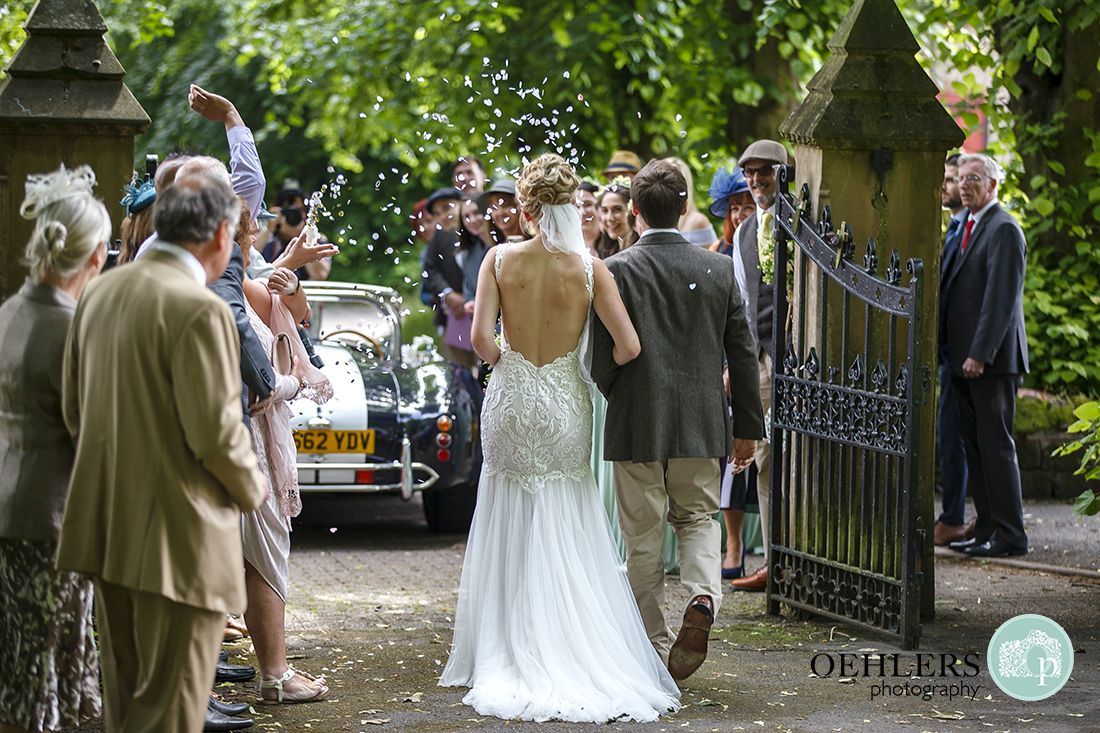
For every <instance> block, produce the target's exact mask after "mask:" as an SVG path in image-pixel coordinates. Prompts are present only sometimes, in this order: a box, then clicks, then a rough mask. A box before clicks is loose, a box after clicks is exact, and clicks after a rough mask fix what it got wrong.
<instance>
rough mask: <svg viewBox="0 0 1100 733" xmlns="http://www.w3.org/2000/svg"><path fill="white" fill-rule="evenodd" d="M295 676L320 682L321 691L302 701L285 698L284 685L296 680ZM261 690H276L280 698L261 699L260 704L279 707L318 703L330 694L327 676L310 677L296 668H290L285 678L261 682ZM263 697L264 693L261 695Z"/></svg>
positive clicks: (284, 674) (284, 675)
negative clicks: (301, 703)
mask: <svg viewBox="0 0 1100 733" xmlns="http://www.w3.org/2000/svg"><path fill="white" fill-rule="evenodd" d="M295 675H301V676H302V677H304V678H305V679H307V680H309V681H310V682H319V683H320V684H321V689H320V691H318V692H317V693H316V694H314V695H313V696H312V697H306V698H301V699H291V698H289V697H284V696H283V683H284V682H288V681H289V680H292V679H294V676H295ZM260 689H261V690H276V691H277V692H278V694H279V696H278V697H277V698H276V699H274V700H265V699H261V700H260V703H261V704H263V705H279V704H281V703H287V704H293V703H300V702H317V701H319V700H320V699H321V698H322V697H324V696H325V695H326V694H327V693H328V687H326V686H325V676H324V675H321V676H320V677H314V676H312V675H310V674H308V673H306V672H299V671H298V670H296V669H294V667H288V668H287V670H286V672H284V673H283V676H282V677H280V678H279V679H277V680H260ZM261 695H262V693H261Z"/></svg>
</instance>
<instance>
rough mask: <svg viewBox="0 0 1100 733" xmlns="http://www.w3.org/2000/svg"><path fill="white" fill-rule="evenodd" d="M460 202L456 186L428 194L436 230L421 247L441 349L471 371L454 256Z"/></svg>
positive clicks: (474, 364) (467, 326)
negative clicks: (433, 304)
mask: <svg viewBox="0 0 1100 733" xmlns="http://www.w3.org/2000/svg"><path fill="white" fill-rule="evenodd" d="M461 203H462V193H461V192H460V191H459V190H458V189H457V188H450V187H447V188H441V189H439V190H437V191H434V192H433V193H432V195H431V196H429V197H428V203H427V210H428V212H429V213H430V214H431V215H432V218H433V219H435V222H436V231H435V233H434V234H432V239H431V241H430V242H428V246H427V247H425V248H424V284H425V287H426V289H427V292H430V293H431V294H432V297H433V301H434V303H436V304H437V306H436V313H435V324H436V326H438V327H440V328H442V329H443V345H442V347H441V348H440V352H441V353H442V354H443V356H444V358H446V359H450V360H451V361H453V362H456V363H458V364H461V365H462V366H464V367H466V368H467V369H469V370H470V372H471V373H473V372H474V370H475V369H476V368H477V355H476V354H475V353H474V350H473V347H472V346H471V345H470V323H471V319H470V318H469V316H467V315H466V309H465V303H466V299H465V297H464V296H463V294H462V280H463V273H462V267H461V265H459V263H458V260H457V259H455V253H456V250H457V248H458V246H459V234H458V229H459V227H460V225H461V217H460V213H459V212H460V211H461Z"/></svg>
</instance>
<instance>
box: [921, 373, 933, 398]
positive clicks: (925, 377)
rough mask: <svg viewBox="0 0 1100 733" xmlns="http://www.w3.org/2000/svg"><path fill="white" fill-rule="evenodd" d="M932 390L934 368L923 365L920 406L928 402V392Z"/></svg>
mask: <svg viewBox="0 0 1100 733" xmlns="http://www.w3.org/2000/svg"><path fill="white" fill-rule="evenodd" d="M931 391H932V370H931V369H929V368H928V367H921V370H920V406H921V407H924V406H925V405H927V404H928V393H929V392H931Z"/></svg>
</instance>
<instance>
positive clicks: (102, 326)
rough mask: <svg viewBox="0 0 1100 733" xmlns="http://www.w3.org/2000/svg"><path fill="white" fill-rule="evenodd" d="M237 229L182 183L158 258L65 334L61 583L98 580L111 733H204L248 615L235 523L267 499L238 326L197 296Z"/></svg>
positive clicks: (218, 205)
mask: <svg viewBox="0 0 1100 733" xmlns="http://www.w3.org/2000/svg"><path fill="white" fill-rule="evenodd" d="M238 216H239V205H238V203H237V199H236V197H235V196H234V195H233V191H232V190H231V188H230V187H229V185H228V184H226V183H223V182H221V181H220V180H218V179H215V178H212V177H210V176H207V175H190V176H180V177H179V178H177V180H176V182H175V183H174V184H172V185H171V186H169V187H168V188H167V189H165V190H164V192H163V193H162V194H161V196H160V197H159V198H158V201H157V214H156V228H157V232H158V242H157V244H155V245H154V247H153V250H152V251H150V252H149V253H148V254H147V255H145V256H144V257H142V258H140V259H138V260H137V261H135V262H134V263H132V264H130V265H127V266H126V267H120V268H115V269H114V270H112V271H111V272H109V273H107V274H106V275H105V276H103V277H102V278H99V279H98V280H96V281H95V282H93V283H92V284H91V285H90V286H89V287H88V288H87V289H86V291H85V293H84V295H83V297H82V298H81V300H80V303H79V305H78V306H77V309H76V313H75V315H74V317H73V324H72V327H71V328H70V330H69V337H68V340H67V342H66V348H65V362H64V367H63V370H62V374H61V380H62V389H61V393H62V395H63V403H62V409H63V414H64V416H65V424H66V426H67V427H68V429H69V432H70V433H71V434H72V435H73V436H74V438H75V440H76V458H75V461H74V466H73V480H72V485H71V487H70V490H69V498H68V502H67V504H66V507H65V515H64V519H63V521H62V525H61V533H60V540H59V546H58V552H57V567H58V568H59V569H61V570H68V571H73V572H84V573H88V574H90V575H93V576H94V577H95V587H96V628H97V631H98V635H99V643H100V651H101V654H100V660H101V664H102V669H103V690H104V699H105V703H106V705H105V715H106V728H107V730H108V731H121V730H143V731H154V730H155V731H163V732H165V733H195V732H196V731H199V730H201V728H202V721H203V719H204V717H205V715H204V714H205V712H206V709H207V706H208V704H209V700H210V694H209V692H210V686H211V683H212V682H213V679H214V668H215V666H216V664H217V661H218V650H219V648H220V646H221V640H222V636H223V631H224V629H225V614H226V612H231V613H240V612H242V611H243V610H244V605H245V596H244V573H243V570H242V568H243V563H244V560H243V557H242V554H241V534H240V521H241V520H240V510H241V509H244V510H246V511H247V510H251V509H254V508H256V507H257V506H259V505H260V504H261V503H262V502H263V501H264V499H265V498H266V492H267V489H266V486H265V483H264V478H263V476H262V474H260V472H259V470H258V467H257V465H256V455H255V453H253V451H252V447H251V444H250V440H249V437H248V430H247V429H246V428H245V426H244V425H243V424H242V421H241V403H240V373H239V371H238V364H237V353H238V344H237V335H236V333H235V331H236V329H235V325H234V322H233V315H232V313H231V312H230V310H229V307H228V306H227V305H226V304H225V302H224V301H222V300H221V299H220V298H218V296H217V295H215V294H214V293H212V292H211V291H210V290H209V289H208V288H207V285H209V284H211V283H213V282H214V281H215V280H217V279H218V277H220V276H221V273H222V271H223V270H224V269H225V267H226V264H227V263H228V262H229V258H230V255H231V253H232V246H233V230H234V228H235V227H236V222H237V218H238ZM153 314H155V316H156V317H151V316H152V315H153ZM137 447H140V448H141V449H140V450H138V449H135V448H137ZM150 454H155V455H156V460H149V456H150ZM150 487H156V490H155V491H151V490H150ZM135 528H140V530H141V531H135Z"/></svg>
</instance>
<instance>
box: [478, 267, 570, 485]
mask: <svg viewBox="0 0 1100 733" xmlns="http://www.w3.org/2000/svg"><path fill="white" fill-rule="evenodd" d="M505 249H506V247H505V246H499V247H497V255H496V262H495V270H496V274H497V276H498V277H499V275H500V262H501V260H502V259H503V257H504V252H505ZM582 260H583V261H584V269H585V274H586V276H587V286H588V300H589V304H591V302H592V256H591V255H590V254H588V253H584V254H583V255H582ZM587 334H588V327H587V326H586V327H585V329H584V332H583V333H582V334H581V339H580V341H578V345H577V347H576V348H574V349H573V350H572V351H570V352H569V353H568V354H566V355H564V356H560V357H558V358H557V359H555V360H554V361H552V362H550V363H549V364H544V365H542V366H535V365H534V364H532V363H531V362H530V361H528V360H527V359H526V358H524V356H523V354H520V353H519V352H517V351H513V350H512V349H511V347H509V345H508V342H507V341H506V340H504V341H503V343H502V344H501V355H500V359H499V360H498V361H497V364H496V367H494V369H493V375H492V378H491V379H490V380H489V387H488V389H487V390H486V392H485V401H484V403H483V405H482V408H481V424H482V449H483V451H484V456H485V462H484V466H483V468H482V470H483V471H484V472H486V473H488V474H490V475H494V474H501V475H503V476H504V477H505V478H508V479H510V480H513V481H516V482H518V483H519V485H520V486H521V487H522V488H523V489H524V490H525V491H529V492H532V493H534V492H536V491H538V490H539V489H541V488H542V487H543V486H544V485H545V483H546V481H547V480H558V479H562V478H569V479H573V480H576V479H580V478H581V477H583V476H584V475H585V474H586V473H588V472H589V471H591V462H590V458H591V451H592V398H591V393H590V392H589V388H588V384H587V383H586V382H585V381H584V379H583V378H582V377H581V374H580V369H579V363H578V352H579V351H580V345H581V343H583V342H584V341H585V339H586V338H587Z"/></svg>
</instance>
